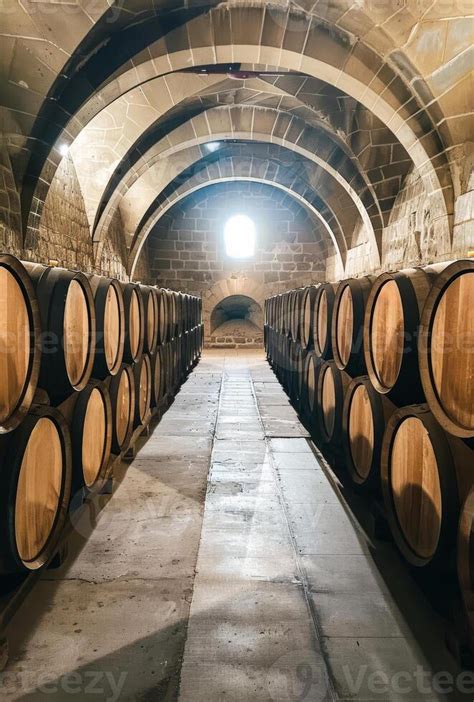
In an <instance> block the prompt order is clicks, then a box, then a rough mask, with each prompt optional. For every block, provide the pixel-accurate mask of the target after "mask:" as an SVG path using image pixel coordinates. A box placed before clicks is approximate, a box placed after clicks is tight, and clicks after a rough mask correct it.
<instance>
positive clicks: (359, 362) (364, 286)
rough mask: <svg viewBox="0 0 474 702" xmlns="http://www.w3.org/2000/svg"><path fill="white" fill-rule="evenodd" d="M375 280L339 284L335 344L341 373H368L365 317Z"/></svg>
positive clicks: (332, 330) (334, 326)
mask: <svg viewBox="0 0 474 702" xmlns="http://www.w3.org/2000/svg"><path fill="white" fill-rule="evenodd" d="M373 280H374V279H373V278H372V277H370V276H364V277H363V278H349V279H348V280H343V281H341V282H340V283H339V285H338V287H337V290H336V295H335V299H334V308H333V315H332V323H331V344H332V351H333V355H334V361H335V363H336V365H337V367H338V368H339V370H344V371H346V373H349V375H351V376H353V377H354V376H357V375H363V374H364V373H365V371H366V366H365V357H364V334H363V330H364V316H365V307H366V303H367V298H368V296H369V293H370V289H371V287H372V283H373Z"/></svg>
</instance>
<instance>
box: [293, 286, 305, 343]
mask: <svg viewBox="0 0 474 702" xmlns="http://www.w3.org/2000/svg"><path fill="white" fill-rule="evenodd" d="M303 291H304V288H300V289H298V290H294V291H293V293H292V297H291V308H290V334H291V338H292V339H293V341H294V342H295V343H299V341H300V322H301V300H302V297H303Z"/></svg>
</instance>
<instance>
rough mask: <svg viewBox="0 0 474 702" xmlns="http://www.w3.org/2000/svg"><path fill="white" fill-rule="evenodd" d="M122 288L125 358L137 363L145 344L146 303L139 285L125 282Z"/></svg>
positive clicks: (129, 361) (128, 361)
mask: <svg viewBox="0 0 474 702" xmlns="http://www.w3.org/2000/svg"><path fill="white" fill-rule="evenodd" d="M122 290H123V301H124V308H125V344H124V353H123V360H124V361H125V362H126V363H137V362H138V361H139V360H140V358H141V355H142V353H143V347H144V344H145V327H146V324H145V305H144V302H143V296H142V293H141V290H140V286H139V285H136V284H135V283H124V284H123V285H122Z"/></svg>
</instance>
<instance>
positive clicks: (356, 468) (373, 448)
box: [342, 375, 396, 491]
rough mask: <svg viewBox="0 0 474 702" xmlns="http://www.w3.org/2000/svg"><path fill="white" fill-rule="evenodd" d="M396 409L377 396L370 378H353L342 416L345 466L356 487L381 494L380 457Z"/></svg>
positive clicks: (387, 401) (378, 394)
mask: <svg viewBox="0 0 474 702" xmlns="http://www.w3.org/2000/svg"><path fill="white" fill-rule="evenodd" d="M395 410H396V406H395V405H394V404H393V403H392V402H390V400H388V399H387V398H386V397H384V396H383V395H381V394H380V393H378V392H377V391H376V390H375V388H374V387H373V385H372V383H371V382H370V379H369V377H368V376H366V375H363V376H359V377H358V378H354V380H352V382H351V383H350V385H349V387H348V388H347V391H346V394H345V398H344V408H343V413H342V432H343V446H344V452H345V457H346V465H347V469H348V471H349V474H350V476H351V478H352V481H353V483H354V485H355V486H356V487H358V488H360V489H361V490H366V491H371V490H374V491H378V490H379V488H380V486H381V484H380V457H381V453H382V441H383V436H384V432H385V427H386V425H387V422H388V420H389V418H390V417H391V415H392V414H393V412H395Z"/></svg>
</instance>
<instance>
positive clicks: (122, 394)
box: [109, 366, 135, 455]
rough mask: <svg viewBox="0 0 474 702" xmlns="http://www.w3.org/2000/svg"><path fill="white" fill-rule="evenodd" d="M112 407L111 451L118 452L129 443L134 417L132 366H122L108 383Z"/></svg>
mask: <svg viewBox="0 0 474 702" xmlns="http://www.w3.org/2000/svg"><path fill="white" fill-rule="evenodd" d="M109 393H110V403H111V407H112V451H113V453H114V454H117V455H118V454H119V453H121V451H123V450H124V449H125V448H126V447H127V446H128V444H129V441H130V437H131V436H132V432H133V422H134V418H135V377H134V374H133V368H132V366H122V368H121V369H120V371H119V372H118V373H117V375H115V376H114V377H113V378H112V379H111V380H110V384H109Z"/></svg>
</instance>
